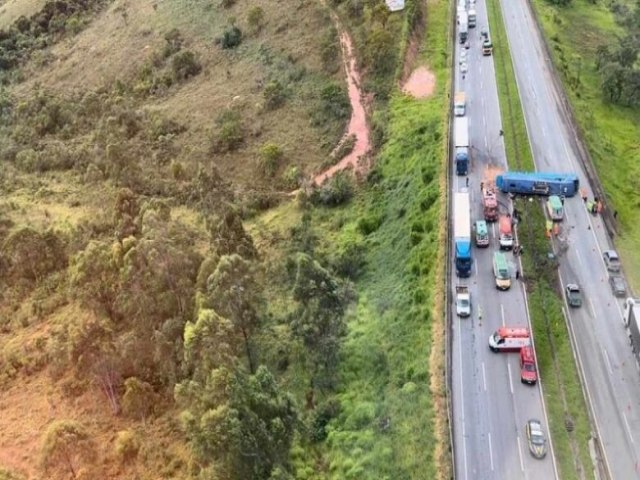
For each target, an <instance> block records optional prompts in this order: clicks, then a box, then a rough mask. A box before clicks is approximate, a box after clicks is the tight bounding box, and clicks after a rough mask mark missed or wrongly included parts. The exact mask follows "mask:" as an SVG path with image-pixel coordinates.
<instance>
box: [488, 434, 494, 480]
mask: <svg viewBox="0 0 640 480" xmlns="http://www.w3.org/2000/svg"><path fill="white" fill-rule="evenodd" d="M488 435H489V458H490V459H491V471H492V472H493V445H492V444H491V432H489V434H488Z"/></svg>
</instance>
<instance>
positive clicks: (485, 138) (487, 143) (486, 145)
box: [484, 135, 489, 149]
mask: <svg viewBox="0 0 640 480" xmlns="http://www.w3.org/2000/svg"><path fill="white" fill-rule="evenodd" d="M484 148H486V149H489V142H487V136H486V135H485V136H484Z"/></svg>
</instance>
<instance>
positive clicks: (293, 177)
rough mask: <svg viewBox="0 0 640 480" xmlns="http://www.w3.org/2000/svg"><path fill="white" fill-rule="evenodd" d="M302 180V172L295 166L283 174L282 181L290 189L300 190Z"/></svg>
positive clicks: (291, 166)
mask: <svg viewBox="0 0 640 480" xmlns="http://www.w3.org/2000/svg"><path fill="white" fill-rule="evenodd" d="M302 179H303V174H302V171H301V170H300V168H299V167H297V166H295V165H290V166H289V167H288V168H287V169H286V170H285V172H284V173H283V174H282V180H283V181H284V183H285V185H286V186H287V187H289V188H298V187H299V186H300V184H301V183H302Z"/></svg>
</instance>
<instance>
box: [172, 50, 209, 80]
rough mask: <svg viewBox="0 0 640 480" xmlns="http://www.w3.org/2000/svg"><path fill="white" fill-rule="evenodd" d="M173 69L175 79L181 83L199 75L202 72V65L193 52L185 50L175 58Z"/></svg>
mask: <svg viewBox="0 0 640 480" xmlns="http://www.w3.org/2000/svg"><path fill="white" fill-rule="evenodd" d="M171 69H172V71H173V78H174V79H175V80H178V81H180V80H186V79H187V78H189V77H194V76H196V75H197V74H199V73H200V71H201V70H202V65H200V63H199V62H198V60H197V59H196V56H195V54H194V53H193V52H191V51H189V50H185V51H182V52H179V53H177V54H176V55H175V56H174V57H173V60H172V62H171Z"/></svg>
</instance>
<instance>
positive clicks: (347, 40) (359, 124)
mask: <svg viewBox="0 0 640 480" xmlns="http://www.w3.org/2000/svg"><path fill="white" fill-rule="evenodd" d="M334 21H335V22H336V25H337V26H338V31H340V32H341V34H340V48H341V49H342V63H343V64H344V70H345V73H346V75H347V84H348V88H349V101H350V102H351V120H350V121H349V127H348V128H347V133H346V134H345V138H346V137H348V136H349V135H355V136H356V143H355V145H354V147H353V150H352V151H351V153H349V154H348V155H347V156H346V157H344V158H343V159H342V160H340V161H339V162H338V163H336V164H335V165H333V166H331V167H330V168H328V169H327V170H325V171H324V172H322V173H320V174H318V175H317V176H316V177H315V178H314V180H313V181H314V183H315V184H316V185H322V183H323V182H324V181H325V180H327V179H328V178H330V177H332V176H333V175H334V174H336V173H337V172H339V171H341V170H344V169H345V168H349V167H352V168H353V169H354V171H356V172H362V171H364V170H365V169H366V167H367V165H366V163H365V161H360V159H361V158H362V159H363V160H364V159H366V158H367V154H368V152H369V150H370V149H371V143H370V139H369V126H368V125H367V116H366V113H365V109H364V104H363V102H362V92H361V90H360V73H359V72H358V69H357V67H356V57H355V55H354V54H353V43H352V41H351V37H350V36H349V34H348V33H347V32H346V31H345V30H344V28H342V27H341V26H340V25H339V22H338V21H337V19H335V18H334Z"/></svg>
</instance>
